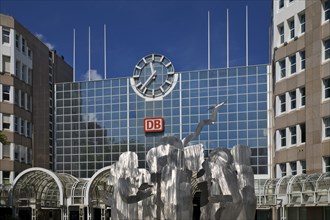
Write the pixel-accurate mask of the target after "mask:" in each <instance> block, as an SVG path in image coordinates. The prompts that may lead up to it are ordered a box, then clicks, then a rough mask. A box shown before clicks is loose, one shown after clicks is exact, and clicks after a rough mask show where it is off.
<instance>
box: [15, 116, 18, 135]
mask: <svg viewBox="0 0 330 220" xmlns="http://www.w3.org/2000/svg"><path fill="white" fill-rule="evenodd" d="M14 120H15V125H14V131H15V132H16V133H18V125H19V123H18V120H19V118H18V117H16V116H15V119H14Z"/></svg>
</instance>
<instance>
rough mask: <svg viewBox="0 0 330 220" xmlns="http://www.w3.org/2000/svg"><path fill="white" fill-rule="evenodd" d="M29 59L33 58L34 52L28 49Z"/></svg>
mask: <svg viewBox="0 0 330 220" xmlns="http://www.w3.org/2000/svg"><path fill="white" fill-rule="evenodd" d="M28 57H29V58H32V50H31V49H30V48H28Z"/></svg>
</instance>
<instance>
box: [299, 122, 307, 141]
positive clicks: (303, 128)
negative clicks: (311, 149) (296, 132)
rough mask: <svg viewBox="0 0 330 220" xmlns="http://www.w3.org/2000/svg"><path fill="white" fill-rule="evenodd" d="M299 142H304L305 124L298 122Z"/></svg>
mask: <svg viewBox="0 0 330 220" xmlns="http://www.w3.org/2000/svg"><path fill="white" fill-rule="evenodd" d="M299 127H300V134H301V135H300V143H305V142H306V126H305V124H300V125H299Z"/></svg>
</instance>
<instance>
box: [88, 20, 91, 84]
mask: <svg viewBox="0 0 330 220" xmlns="http://www.w3.org/2000/svg"><path fill="white" fill-rule="evenodd" d="M90 80H91V27H90V26H89V27H88V81H90Z"/></svg>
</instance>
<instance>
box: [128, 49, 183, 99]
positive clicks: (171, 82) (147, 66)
mask: <svg viewBox="0 0 330 220" xmlns="http://www.w3.org/2000/svg"><path fill="white" fill-rule="evenodd" d="M177 79H178V75H177V74H176V73H175V72H174V67H173V64H172V62H171V61H170V60H169V59H168V58H167V57H165V56H163V55H160V54H151V55H148V56H145V57H143V58H142V59H141V60H140V61H139V62H138V63H137V64H136V65H135V67H134V71H133V77H132V78H131V85H132V88H133V90H134V91H135V92H136V93H137V94H138V95H139V96H140V97H143V98H145V99H149V100H150V99H151V100H154V99H161V98H163V97H165V96H166V95H167V94H169V93H170V92H171V91H172V89H173V88H174V86H175V84H176V82H177Z"/></svg>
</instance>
